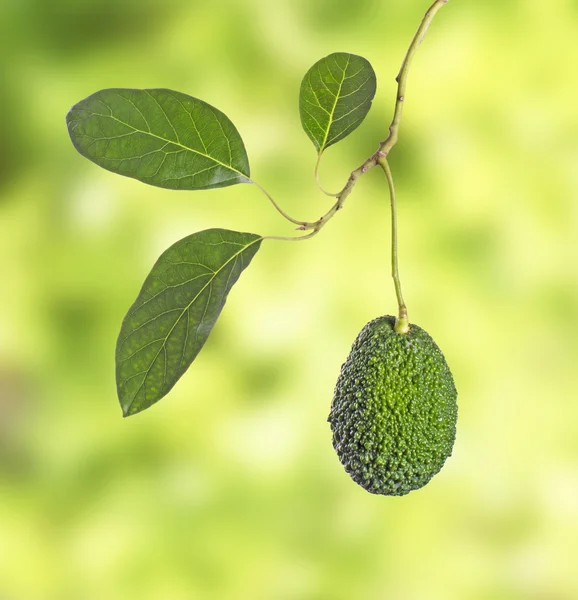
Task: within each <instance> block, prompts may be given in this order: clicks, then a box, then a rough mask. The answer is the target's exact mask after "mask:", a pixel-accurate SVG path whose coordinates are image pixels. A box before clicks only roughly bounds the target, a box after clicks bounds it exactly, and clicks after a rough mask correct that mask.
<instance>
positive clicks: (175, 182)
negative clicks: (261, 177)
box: [66, 89, 250, 190]
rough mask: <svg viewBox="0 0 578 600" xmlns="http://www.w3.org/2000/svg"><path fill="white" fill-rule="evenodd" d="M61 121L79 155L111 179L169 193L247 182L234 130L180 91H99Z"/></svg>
mask: <svg viewBox="0 0 578 600" xmlns="http://www.w3.org/2000/svg"><path fill="white" fill-rule="evenodd" d="M66 122H67V125H68V132H69V134H70V138H71V139H72V143H73V144H74V146H75V148H76V149H77V150H78V151H79V152H80V154H82V155H83V156H85V157H86V158H88V159H90V160H92V161H93V162H95V163H96V164H97V165H100V166H101V167H104V168H105V169H108V170H109V171H112V172H113V173H119V174H120V175H125V176H127V177H134V178H135V179H138V180H139V181H143V182H144V183H148V184H150V185H156V186H158V187H162V188H169V189H173V190H205V189H209V188H216V187H225V186H228V185H234V184H236V183H247V182H249V173H250V172H249V161H248V158H247V153H246V151H245V146H244V145H243V140H242V139H241V136H240V135H239V132H238V131H237V129H236V128H235V126H234V125H233V123H231V121H230V120H229V119H228V117H227V116H225V115H224V114H223V113H222V112H221V111H220V110H217V109H216V108H215V107H213V106H211V105H210V104H207V103H206V102H203V101H202V100H198V99H197V98H192V97H191V96H187V95H186V94H181V93H180V92H173V91H171V90H131V89H109V90H101V91H100V92H96V94H93V95H92V96H89V97H88V98H85V99H84V100H82V101H80V102H79V103H78V104H75V105H74V106H73V107H72V108H71V109H70V112H69V113H68V115H67V116H66Z"/></svg>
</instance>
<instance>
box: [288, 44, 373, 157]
mask: <svg viewBox="0 0 578 600" xmlns="http://www.w3.org/2000/svg"><path fill="white" fill-rule="evenodd" d="M376 89H377V81H376V78H375V72H374V71H373V68H372V66H371V65H370V64H369V62H368V61H367V60H366V59H365V58H363V57H361V56H356V55H355V54H346V53H345V52H337V53H335V54H330V55H329V56H326V57H325V58H322V59H321V60H320V61H318V62H316V63H315V64H314V65H313V66H312V67H311V68H310V69H309V71H307V73H306V74H305V77H304V78H303V82H302V83H301V93H300V96H299V111H300V113H301V124H302V125H303V129H304V130H305V133H306V134H307V135H308V136H309V137H310V138H311V141H312V142H313V144H314V145H315V148H317V151H318V153H319V154H321V153H322V152H323V151H324V150H325V149H326V148H329V146H331V145H332V144H335V143H336V142H338V141H339V140H342V139H343V138H344V137H347V136H348V135H349V134H350V133H351V132H352V131H353V130H354V129H356V128H357V127H358V126H359V125H360V124H361V122H362V121H363V119H365V117H366V115H367V113H368V112H369V109H370V108H371V102H372V100H373V97H374V96H375V90H376Z"/></svg>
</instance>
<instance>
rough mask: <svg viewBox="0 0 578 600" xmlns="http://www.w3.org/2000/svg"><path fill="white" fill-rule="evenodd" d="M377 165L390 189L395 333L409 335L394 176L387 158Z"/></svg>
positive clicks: (380, 158)
mask: <svg viewBox="0 0 578 600" xmlns="http://www.w3.org/2000/svg"><path fill="white" fill-rule="evenodd" d="M377 164H378V165H379V166H380V167H381V168H382V169H383V172H384V173H385V178H386V179H387V187H388V188H389V198H390V204H391V276H392V277H393V285H394V287H395V295H396V296H397V305H398V307H399V313H398V318H397V319H396V321H395V331H396V332H397V333H407V332H408V331H409V319H408V316H407V306H406V305H405V301H404V299H403V294H402V292H401V281H400V279H399V264H398V252H397V199H396V195H395V186H394V185H393V175H392V173H391V169H390V168H389V163H388V162H387V158H385V156H380V157H379V158H378V160H377Z"/></svg>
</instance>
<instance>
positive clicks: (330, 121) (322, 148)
mask: <svg viewBox="0 0 578 600" xmlns="http://www.w3.org/2000/svg"><path fill="white" fill-rule="evenodd" d="M336 62H337V61H336ZM350 62H351V58H350V56H349V55H347V64H346V65H345V69H343V78H342V79H341V82H340V83H339V89H338V90H337V94H336V95H335V101H334V102H333V108H332V109H331V114H330V115H329V126H328V127H327V131H326V132H325V137H324V138H323V143H322V144H321V148H320V149H319V154H321V153H322V152H323V151H324V150H325V144H326V143H327V138H328V137H329V131H330V130H331V125H332V123H333V115H334V114H335V109H336V107H337V104H338V102H339V94H341V89H342V87H343V83H344V81H345V80H346V79H347V77H346V73H347V69H348V68H349V63H350Z"/></svg>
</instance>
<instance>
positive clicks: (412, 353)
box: [328, 316, 458, 496]
mask: <svg viewBox="0 0 578 600" xmlns="http://www.w3.org/2000/svg"><path fill="white" fill-rule="evenodd" d="M394 326H395V317H391V316H383V317H379V318H377V319H374V320H373V321H370V322H369V323H368V324H367V325H366V326H365V327H364V328H363V329H362V330H361V333H360V334H359V336H358V337H357V339H356V340H355V342H354V344H353V347H352V349H351V353H350V354H349V357H348V358H347V360H346V361H345V363H344V364H343V366H342V367H341V373H340V375H339V378H338V380H337V384H336V386H335V393H334V396H333V402H332V404H331V412H330V414H329V419H328V421H329V423H330V425H331V430H332V433H333V447H334V448H335V451H336V452H337V455H338V457H339V460H340V461H341V463H342V464H343V466H344V467H345V470H346V471H347V472H348V473H349V475H350V476H351V478H352V479H353V480H354V481H355V482H356V483H358V484H359V485H360V486H361V487H363V488H364V489H366V490H367V491H368V492H371V493H372V494H383V495H386V496H404V495H405V494H408V493H409V492H411V491H412V490H417V489H419V488H421V487H423V486H424V485H425V484H426V483H428V482H429V481H430V479H431V478H432V477H433V476H434V475H435V474H436V473H438V472H439V471H440V469H441V468H442V467H443V465H444V463H445V461H446V459H447V458H448V457H449V456H450V455H451V453H452V448H453V445H454V440H455V437H456V420H457V413H458V408H457V390H456V386H455V384H454V380H453V377H452V374H451V371H450V369H449V367H448V365H447V363H446V360H445V358H444V355H443V354H442V352H441V350H440V349H439V348H438V346H437V345H436V343H435V342H434V341H433V339H432V338H431V337H430V336H429V334H428V333H426V332H425V331H424V330H423V329H421V327H418V326H417V325H413V324H412V325H410V329H409V332H407V333H404V334H400V333H396V332H395V330H394Z"/></svg>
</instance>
